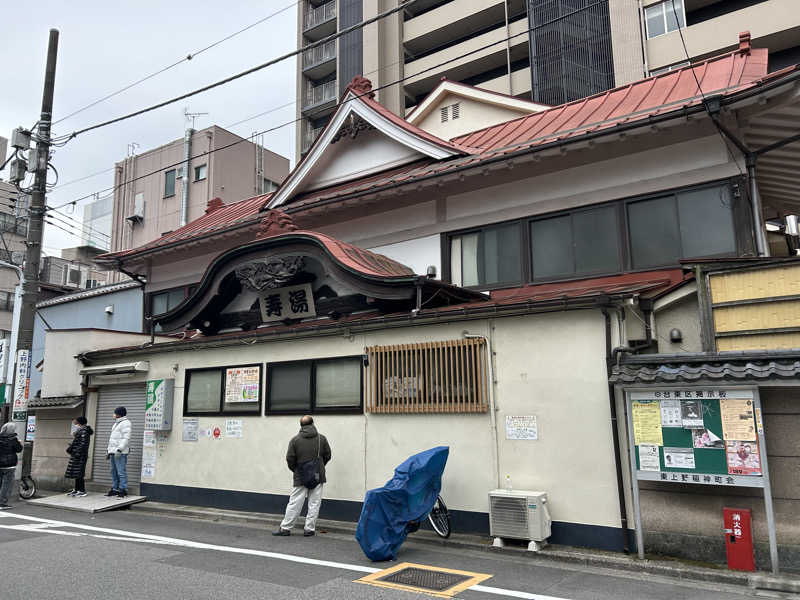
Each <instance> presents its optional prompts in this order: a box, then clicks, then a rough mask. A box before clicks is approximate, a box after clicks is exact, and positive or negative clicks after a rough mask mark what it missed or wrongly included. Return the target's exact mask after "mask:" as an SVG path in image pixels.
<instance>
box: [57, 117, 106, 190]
mask: <svg viewBox="0 0 800 600" xmlns="http://www.w3.org/2000/svg"><path fill="white" fill-rule="evenodd" d="M65 118H66V117H65ZM113 170H114V167H111V168H109V169H104V170H102V171H98V172H97V173H92V174H90V175H84V176H83V177H79V178H78V179H72V180H70V181H65V182H64V183H60V184H58V185H57V186H55V187H54V188H53V189H52V190H50V191H54V190H59V189H61V188H65V187H67V186H68V185H72V184H73V183H78V182H80V181H85V180H87V179H91V178H92V177H97V176H98V175H105V174H106V173H110V172H111V171H113Z"/></svg>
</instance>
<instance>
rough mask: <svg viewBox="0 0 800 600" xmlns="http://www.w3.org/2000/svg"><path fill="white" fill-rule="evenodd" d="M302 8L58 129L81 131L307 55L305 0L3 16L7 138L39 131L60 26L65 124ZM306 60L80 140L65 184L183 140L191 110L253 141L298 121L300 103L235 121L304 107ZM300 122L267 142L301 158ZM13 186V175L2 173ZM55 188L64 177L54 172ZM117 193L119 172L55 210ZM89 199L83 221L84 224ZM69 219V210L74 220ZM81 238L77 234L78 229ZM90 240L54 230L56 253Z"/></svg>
mask: <svg viewBox="0 0 800 600" xmlns="http://www.w3.org/2000/svg"><path fill="white" fill-rule="evenodd" d="M289 5H291V7H290V8H288V9H287V10H285V11H283V12H282V13H280V14H278V15H277V16H275V17H273V18H271V19H269V20H267V21H265V22H264V23H261V24H259V25H257V26H255V27H253V28H252V29H250V30H248V31H246V32H244V33H241V34H239V35H237V36H236V37H234V38H233V39H230V40H228V41H225V42H223V43H221V44H220V45H218V46H216V47H215V48H212V49H210V50H208V51H206V52H203V53H201V54H200V55H198V56H197V57H195V58H193V59H192V60H191V61H186V62H184V63H182V64H180V65H178V66H176V67H174V68H172V69H170V70H168V71H166V72H165V73H162V74H161V75H158V76H157V77H154V78H152V79H150V80H148V81H146V82H144V83H141V84H139V85H137V86H135V87H133V88H131V89H130V90H128V91H126V92H123V93H122V94H120V95H118V96H115V97H114V98H111V99H110V100H107V101H105V102H103V103H101V104H98V105H97V106H95V107H92V108H90V109H88V110H86V111H84V112H82V113H80V114H78V115H75V116H74V117H71V118H69V119H67V120H65V121H63V122H61V123H58V124H56V125H55V126H54V132H55V134H65V133H70V132H72V131H74V130H76V129H80V128H82V127H85V126H88V125H92V124H94V123H97V122H100V121H104V120H107V119H110V118H113V117H116V116H120V115H122V114H125V113H128V112H131V111H133V110H136V109H138V108H142V107H144V106H147V105H150V104H154V103H157V102H159V101H162V100H166V99H168V98H171V97H173V96H177V95H180V94H182V93H184V92H187V91H190V90H192V89H195V88H198V87H201V86H203V85H205V84H208V83H211V82H214V81H216V80H218V79H222V78H224V77H225V76H227V75H230V74H233V73H236V72H239V71H242V70H244V69H246V68H248V67H251V66H254V65H257V64H259V63H262V62H265V61H266V60H268V59H270V58H273V57H275V56H278V55H281V54H284V53H286V52H288V51H290V50H293V49H294V48H295V43H296V42H295V41H296V36H295V33H296V26H295V21H296V17H297V8H296V2H294V1H293V0H262V1H260V2H256V1H251V0H229V1H228V2H219V1H211V0H194V1H192V2H188V1H185V0H170V1H169V2H163V1H156V0H138V1H136V2H131V1H124V0H123V1H119V2H107V1H103V2H100V1H97V0H74V1H73V2H64V1H63V0H60V1H52V0H44V1H43V2H40V3H38V4H37V5H36V7H35V10H32V9H31V10H24V11H11V12H9V11H8V10H4V11H3V18H2V19H0V64H1V65H3V68H2V69H0V136H2V137H6V138H7V137H9V136H10V134H11V130H12V129H13V128H14V127H17V126H20V125H22V126H25V127H30V126H31V125H33V124H34V123H35V122H36V121H37V119H38V117H39V111H40V108H41V99H42V86H43V82H44V67H45V57H46V54H47V39H48V31H49V29H50V28H51V27H52V28H56V29H58V30H59V31H60V34H61V37H60V41H59V48H58V66H57V69H56V85H55V100H54V106H53V111H54V120H58V119H59V118H61V117H63V116H65V115H67V114H69V113H71V112H73V111H75V110H77V109H79V108H81V107H83V106H85V105H87V104H89V103H91V102H93V101H95V100H97V99H99V98H102V97H103V96H105V95H107V94H109V93H111V92H114V91H116V90H118V89H120V88H122V87H124V86H126V85H128V84H129V83H132V82H134V81H136V80H138V79H140V78H142V77H144V76H146V75H149V74H151V73H153V72H155V71H158V70H160V69H162V68H164V67H166V66H167V65H169V64H172V63H174V62H176V61H178V60H180V59H181V58H183V57H185V56H186V55H187V54H189V53H190V52H191V53H194V52H196V51H197V50H200V49H201V48H203V47H205V46H207V45H209V44H211V43H213V42H216V41H218V40H220V39H222V38H223V37H225V36H227V35H229V34H231V33H233V32H235V31H238V30H239V29H242V28H244V27H246V26H248V25H250V24H252V23H255V22H256V21H259V20H260V19H263V18H264V17H266V16H268V15H270V14H271V13H274V12H276V11H278V10H280V9H282V8H284V7H287V6H289ZM294 100H295V62H294V59H289V60H286V61H284V62H282V63H279V64H277V65H274V66H272V67H269V68H267V69H264V70H262V71H260V72H258V73H255V74H252V75H248V76H247V77H245V78H242V79H240V80H238V81H235V82H233V83H230V84H227V85H225V86H222V87H220V88H217V89H215V90H212V91H210V92H206V93H203V94H200V95H198V96H195V97H193V98H190V99H188V100H185V101H183V102H179V103H176V104H173V105H170V106H167V107H165V108H161V109H159V110H157V111H154V112H151V113H148V114H146V115H143V116H140V117H136V118H134V119H130V120H128V121H124V122H122V123H119V124H116V125H111V126H109V127H105V128H102V129H99V130H96V131H92V132H89V133H86V134H84V135H81V136H78V137H77V138H75V139H74V140H72V141H71V142H70V143H69V144H67V145H66V146H65V147H63V148H59V149H57V150H56V153H55V156H54V158H53V164H54V166H55V167H56V168H57V169H58V171H59V175H60V182H61V183H65V182H69V181H72V180H74V179H78V178H81V177H84V176H86V175H90V174H92V173H96V172H98V171H103V170H106V169H110V168H112V167H113V166H114V163H115V162H117V161H119V160H121V159H122V158H124V157H125V156H126V152H127V147H128V144H129V143H131V142H136V143H137V144H139V148H138V151H139V152H142V151H144V150H147V149H149V148H153V147H155V146H159V145H161V144H163V143H166V142H169V141H171V140H174V139H176V138H180V137H182V136H183V131H184V129H185V127H186V120H185V118H184V116H183V111H184V108H186V107H187V106H188V107H189V112H207V113H209V114H208V116H205V117H200V118H199V119H198V120H197V122H196V127H197V128H198V129H202V128H204V127H207V126H209V125H212V124H216V125H220V126H222V127H227V128H229V129H231V130H232V131H233V132H234V133H237V134H239V135H242V136H245V137H247V136H249V135H250V134H251V133H253V132H254V131H262V130H265V129H267V128H270V127H274V126H276V125H280V124H283V123H287V122H289V121H292V120H293V119H294V118H295V109H294V105H293V104H292V105H290V106H287V107H284V108H282V109H280V110H277V111H275V112H272V113H271V114H268V115H264V116H262V117H259V118H256V119H253V120H250V121H248V122H246V123H242V124H240V125H237V126H234V127H229V126H230V125H231V124H233V123H235V122H237V121H241V120H242V119H246V118H248V117H251V116H253V115H256V114H258V113H261V112H264V111H267V110H270V109H272V108H275V107H278V106H281V105H283V104H287V103H289V102H294ZM293 140H294V125H289V126H286V127H283V128H281V129H278V130H277V131H274V132H272V133H269V134H267V135H266V136H265V145H266V147H267V148H269V149H271V150H273V151H275V152H278V153H279V154H283V155H284V156H287V157H289V158H290V159H293V158H294V156H293V155H294V144H293ZM0 178H2V179H7V178H8V171H7V170H6V171H3V172H0ZM51 181H52V174H51ZM112 185H113V171H112V172H108V173H105V174H102V175H99V176H97V177H93V178H91V179H87V180H86V181H82V182H79V183H74V184H72V185H67V186H64V187H60V188H57V189H55V190H54V191H53V192H52V193H51V194H50V195H49V196H48V204H49V205H51V206H57V205H59V204H63V203H66V202H70V201H71V200H74V199H77V198H80V197H82V196H85V195H87V194H91V193H94V192H97V191H100V190H103V189H105V188H109V187H111V186H112ZM86 202H87V201H82V202H81V203H79V204H78V207H77V208H76V210H75V212H74V213H73V214H72V216H74V217H75V218H76V219H77V220H79V221H80V220H81V216H82V209H81V204H85V203H86ZM65 212H69V211H66V210H65ZM76 233H77V232H76ZM79 244H80V239H79V238H76V237H74V236H71V235H68V234H67V233H65V232H63V231H60V230H58V229H55V228H53V227H52V226H47V227H46V229H45V241H44V246H45V252H46V253H47V254H57V253H58V249H60V248H67V247H70V246H76V245H79Z"/></svg>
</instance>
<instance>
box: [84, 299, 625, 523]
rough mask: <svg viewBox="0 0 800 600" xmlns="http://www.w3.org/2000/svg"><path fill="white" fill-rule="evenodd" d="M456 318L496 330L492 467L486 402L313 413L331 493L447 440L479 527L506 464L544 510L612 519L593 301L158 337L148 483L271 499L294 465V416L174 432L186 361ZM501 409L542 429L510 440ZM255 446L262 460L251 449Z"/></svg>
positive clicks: (237, 357) (449, 484) (352, 348)
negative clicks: (204, 337) (161, 403)
mask: <svg viewBox="0 0 800 600" xmlns="http://www.w3.org/2000/svg"><path fill="white" fill-rule="evenodd" d="M464 330H469V331H470V332H472V333H477V334H482V335H489V336H493V337H494V348H495V350H496V352H497V356H496V363H497V386H496V399H497V438H498V441H499V443H498V456H499V469H498V467H497V466H496V465H495V464H494V463H495V458H494V451H493V447H494V442H493V435H492V430H491V420H490V416H489V415H488V414H472V415H469V414H442V415H431V414H424V415H423V414H420V415H373V414H364V415H342V416H336V415H318V416H317V424H318V427H319V429H320V430H321V431H322V432H323V433H325V435H327V436H328V438H329V440H330V442H331V445H332V448H333V456H334V458H333V461H332V462H331V464H330V465H329V468H328V480H329V483H328V484H327V486H326V491H325V496H326V498H328V499H331V500H342V501H346V502H349V503H351V504H353V506H355V507H356V508H357V506H358V503H359V502H360V501H361V500H362V499H363V496H364V493H365V491H366V490H367V489H370V488H372V487H375V486H379V485H382V484H383V483H384V482H385V481H386V480H387V479H389V477H390V476H391V474H392V470H393V468H394V467H395V466H396V465H397V464H399V463H400V462H402V460H404V459H405V458H407V457H408V456H409V455H410V454H412V453H414V452H418V451H420V450H423V449H426V448H429V447H432V446H436V445H440V444H446V445H449V446H450V460H449V462H448V466H447V469H446V471H445V476H444V487H443V497H444V498H446V499H447V502H448V505H449V506H450V507H451V508H452V509H454V510H458V511H466V512H465V514H467V513H469V514H472V515H477V516H476V517H474V518H477V519H478V520H481V519H484V520H483V521H481V522H482V523H483V526H484V527H485V513H487V511H488V498H487V493H488V492H489V491H490V490H491V489H494V488H496V487H498V482H497V478H498V476H499V478H500V479H503V480H504V479H505V475H510V476H511V479H512V482H513V485H514V487H515V488H516V489H533V490H545V491H547V492H548V493H549V495H550V496H549V502H550V510H551V513H552V516H553V519H554V520H556V521H558V522H559V523H561V524H562V526H564V527H567V529H569V528H570V527H573V528H574V527H580V526H581V525H582V524H583V525H590V526H594V528H598V527H599V528H605V527H611V528H618V527H619V525H620V519H619V511H618V499H617V487H616V479H615V472H614V454H613V447H612V444H611V433H610V432H611V425H610V419H609V402H608V387H607V383H606V370H605V369H606V367H605V360H604V356H605V354H604V351H605V341H604V325H603V317H602V315H601V314H600V313H599V311H580V312H570V313H553V314H548V315H540V316H526V317H508V318H503V319H497V320H495V321H493V322H492V321H486V320H482V321H473V322H468V323H464V322H462V323H453V324H450V325H436V326H420V327H411V328H401V329H395V330H391V331H383V332H375V333H369V334H358V335H353V336H351V337H350V338H341V337H325V338H317V339H314V340H313V341H305V340H298V341H282V342H271V343H267V344H258V345H255V346H236V347H230V348H220V349H208V350H187V351H181V352H170V353H167V354H158V353H156V350H157V348H154V349H153V352H152V353H150V354H149V355H148V356H147V359H148V360H150V372H149V373H148V375H147V378H148V379H152V378H161V377H174V378H175V404H174V417H175V423H176V425H175V428H174V429H173V431H172V432H170V433H169V434H168V435H167V436H166V439H165V440H163V442H160V444H159V456H158V462H157V465H156V474H155V478H154V479H152V480H149V481H148V480H144V483H151V484H156V485H162V486H184V487H188V488H198V489H204V490H207V489H209V488H210V489H212V490H230V491H234V492H236V493H246V492H252V493H259V494H267V495H275V496H276V497H278V498H282V497H283V496H284V495H285V494H286V493H287V492H288V490H289V487H290V483H291V480H290V474H289V473H288V471H287V469H286V466H285V464H284V460H283V457H284V454H285V448H286V443H287V441H288V439H289V438H290V437H291V436H292V435H293V434H294V433H295V432H296V430H297V427H298V425H297V419H298V417H297V416H268V417H257V416H253V417H235V418H237V419H238V418H241V419H243V421H244V438H243V439H222V440H213V439H208V438H201V439H200V440H199V441H198V442H183V441H181V426H180V423H181V419H182V404H183V394H184V378H185V372H186V369H191V368H199V367H208V366H214V365H219V366H222V365H231V364H235V363H260V362H264V361H267V362H270V361H284V360H294V359H305V358H322V357H332V356H348V355H360V354H362V353H363V351H364V348H365V347H367V346H372V345H376V344H397V343H410V342H422V341H434V340H447V339H457V338H460V337H461V336H462V332H463V331H464ZM565 357H569V359H568V360H567V359H565ZM142 358H144V357H142ZM174 366H177V370H174V368H173V367H174ZM565 382H568V385H565ZM94 384H95V383H94V382H93V383H92V385H94ZM506 415H536V416H537V418H538V424H539V431H540V435H539V440H537V441H511V440H506V439H505V416H506ZM213 427H220V428H221V429H222V430H223V432H224V430H225V417H224V416H216V417H211V416H210V417H201V418H200V428H201V430H203V429H206V428H213ZM223 438H224V436H223ZM587 450H588V451H587ZM255 456H257V457H259V458H258V460H251V459H252V457H255ZM589 498H590V499H591V501H587V499H589ZM259 510H264V509H263V508H259ZM356 514H357V512H356ZM481 515H483V516H482V517H481ZM602 531H607V530H605V529H602Z"/></svg>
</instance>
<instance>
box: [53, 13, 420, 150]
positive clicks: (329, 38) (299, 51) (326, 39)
mask: <svg viewBox="0 0 800 600" xmlns="http://www.w3.org/2000/svg"><path fill="white" fill-rule="evenodd" d="M415 2H417V0H408V1H407V2H403V3H401V4H398V6H396V7H394V8H391V9H389V10H386V11H384V12H382V13H379V14H377V15H376V16H374V17H371V18H369V19H365V20H364V21H361V22H360V23H356V24H355V25H351V26H350V27H346V28H345V29H342V30H341V31H338V32H336V33H332V34H331V35H329V36H327V37H324V38H322V39H321V40H319V41H317V42H312V43H311V44H308V45H307V46H303V47H302V48H298V49H297V50H293V51H292V52H288V53H286V54H284V55H282V56H278V57H277V58H272V59H270V60H268V61H267V62H264V63H261V64H260V65H256V66H255V67H251V68H249V69H246V70H245V71H241V72H240V73H236V74H235V75H231V76H229V77H226V78H225V79H221V80H219V81H216V82H214V83H211V84H209V85H206V86H203V87H201V88H198V89H196V90H194V91H191V92H187V93H185V94H182V95H180V96H176V97H175V98H171V99H170V100H165V101H163V102H159V103H158V104H153V105H152V106H149V107H147V108H143V109H140V110H137V111H135V112H132V113H129V114H127V115H123V116H121V117H117V118H115V119H111V120H109V121H103V122H102V123H97V124H96V125H90V126H89V127H84V128H83V129H78V130H77V131H73V132H72V133H71V134H69V135H68V136H62V138H66V140H65V141H68V140H71V139H72V138H74V137H76V136H78V135H81V134H82V133H86V132H88V131H93V130H95V129H100V128H101V127H106V126H108V125H113V124H114V123H119V122H120V121H125V120H127V119H131V118H133V117H137V116H139V115H143V114H145V113H148V112H151V111H153V110H156V109H158V108H162V107H164V106H168V105H170V104H174V103H175V102H180V101H181V100H185V99H186V98H191V97H192V96H196V95H197V94H201V93H203V92H207V91H208V90H212V89H214V88H216V87H219V86H222V85H225V84H228V83H230V82H232V81H235V80H237V79H241V78H242V77H245V76H246V75H250V74H252V73H255V72H257V71H261V70H262V69H265V68H267V67H270V66H272V65H274V64H277V63H279V62H282V61H284V60H287V59H289V58H292V57H294V56H297V55H300V54H303V53H304V52H306V51H307V50H311V49H313V48H316V47H318V46H322V45H323V44H326V43H328V42H330V41H332V40H335V39H338V38H340V37H342V36H343V35H347V34H348V33H351V32H353V31H356V30H357V29H362V28H363V27H366V26H367V25H370V24H372V23H375V22H376V21H379V20H380V19H383V18H386V17H388V16H390V15H392V14H394V13H396V12H399V11H401V10H403V9H405V8H407V7H408V6H411V5H412V4H414V3H415Z"/></svg>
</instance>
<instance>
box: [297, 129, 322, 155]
mask: <svg viewBox="0 0 800 600" xmlns="http://www.w3.org/2000/svg"><path fill="white" fill-rule="evenodd" d="M323 129H325V126H324V125H323V126H322V127H312V126H311V125H310V124H309V123H308V122H306V123H304V124H303V150H302V152H303V154H305V153H306V152H308V151H309V149H310V148H311V145H312V144H313V143H314V141H315V140H316V139H317V138H318V137H319V134H320V133H322V130H323Z"/></svg>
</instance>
